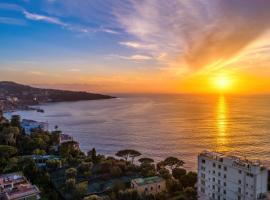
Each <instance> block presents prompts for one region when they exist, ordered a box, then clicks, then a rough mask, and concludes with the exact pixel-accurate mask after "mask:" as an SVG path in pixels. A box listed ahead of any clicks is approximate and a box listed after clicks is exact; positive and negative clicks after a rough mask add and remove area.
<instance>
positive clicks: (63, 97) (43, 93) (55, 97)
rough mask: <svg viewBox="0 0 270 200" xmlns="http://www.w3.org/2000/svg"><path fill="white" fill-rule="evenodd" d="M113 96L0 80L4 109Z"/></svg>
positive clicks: (0, 102) (0, 97)
mask: <svg viewBox="0 0 270 200" xmlns="http://www.w3.org/2000/svg"><path fill="white" fill-rule="evenodd" d="M111 98H114V97H112V96H109V95H102V94H94V93H88V92H75V91H68V90H56V89H42V88H35V87H31V86H28V85H22V84H18V83H14V82H8V81H0V106H1V105H2V107H3V109H4V110H13V109H26V108H28V106H31V105H39V104H42V103H48V102H63V101H81V100H99V99H111Z"/></svg>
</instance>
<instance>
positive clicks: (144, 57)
mask: <svg viewBox="0 0 270 200" xmlns="http://www.w3.org/2000/svg"><path fill="white" fill-rule="evenodd" d="M109 57H114V58H120V59H124V60H133V61H148V60H153V58H152V57H151V56H147V55H141V54H135V55H130V56H122V55H115V54H112V55H110V56H109Z"/></svg>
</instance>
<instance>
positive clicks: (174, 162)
mask: <svg viewBox="0 0 270 200" xmlns="http://www.w3.org/2000/svg"><path fill="white" fill-rule="evenodd" d="M184 164H185V162H184V161H182V160H179V159H178V158H175V157H168V158H166V159H165V160H164V165H165V166H169V167H170V168H171V170H173V169H174V168H176V167H180V166H183V165H184Z"/></svg>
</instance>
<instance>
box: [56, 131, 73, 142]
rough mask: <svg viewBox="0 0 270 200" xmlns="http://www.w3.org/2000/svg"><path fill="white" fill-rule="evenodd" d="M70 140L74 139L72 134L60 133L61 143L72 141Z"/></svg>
mask: <svg viewBox="0 0 270 200" xmlns="http://www.w3.org/2000/svg"><path fill="white" fill-rule="evenodd" d="M70 141H74V140H73V137H72V136H70V135H68V134H65V133H61V134H60V138H59V143H60V144H62V143H65V142H70Z"/></svg>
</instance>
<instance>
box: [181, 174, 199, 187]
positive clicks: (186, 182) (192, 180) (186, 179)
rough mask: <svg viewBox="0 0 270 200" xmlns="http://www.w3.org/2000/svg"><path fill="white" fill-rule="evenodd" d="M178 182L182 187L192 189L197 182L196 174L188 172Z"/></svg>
mask: <svg viewBox="0 0 270 200" xmlns="http://www.w3.org/2000/svg"><path fill="white" fill-rule="evenodd" d="M180 182H181V183H182V184H183V186H184V187H194V185H195V184H196V182H197V173H195V172H188V173H187V174H186V175H184V176H182V177H181V179H180Z"/></svg>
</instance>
